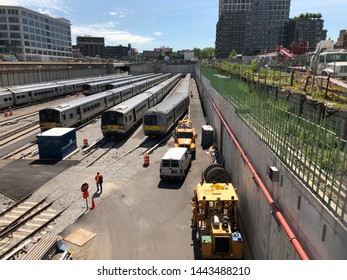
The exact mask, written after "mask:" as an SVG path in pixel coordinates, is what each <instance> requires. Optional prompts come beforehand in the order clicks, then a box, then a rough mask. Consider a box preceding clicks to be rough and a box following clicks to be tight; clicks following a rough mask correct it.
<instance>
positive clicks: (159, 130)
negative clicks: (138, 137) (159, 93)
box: [142, 74, 191, 137]
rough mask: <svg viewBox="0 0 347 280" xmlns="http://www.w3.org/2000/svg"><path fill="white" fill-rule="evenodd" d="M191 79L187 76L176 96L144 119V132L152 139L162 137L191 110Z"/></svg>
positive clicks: (165, 101)
mask: <svg viewBox="0 0 347 280" xmlns="http://www.w3.org/2000/svg"><path fill="white" fill-rule="evenodd" d="M190 78H191V75H190V74H187V75H186V76H185V78H184V79H183V80H182V81H181V82H180V84H179V87H178V89H177V91H176V93H175V95H173V96H170V97H168V98H167V99H165V100H164V101H162V102H160V103H159V104H157V105H156V106H154V107H153V108H150V109H149V110H147V112H146V113H145V114H144V117H143V126H142V127H143V131H144V133H145V135H147V136H150V137H162V136H164V135H166V134H167V132H168V131H169V130H170V129H171V128H172V127H173V125H174V124H175V123H176V122H177V121H178V120H179V119H180V118H181V117H182V116H183V114H184V113H186V112H187V111H188V109H189V92H190Z"/></svg>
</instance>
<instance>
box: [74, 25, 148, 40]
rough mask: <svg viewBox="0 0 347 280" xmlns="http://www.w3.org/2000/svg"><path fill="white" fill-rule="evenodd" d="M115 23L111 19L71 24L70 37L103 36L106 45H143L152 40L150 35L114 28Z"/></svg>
mask: <svg viewBox="0 0 347 280" xmlns="http://www.w3.org/2000/svg"><path fill="white" fill-rule="evenodd" d="M117 24H118V23H116V22H112V21H111V22H107V23H99V24H93V25H79V26H74V25H73V26H71V32H72V38H76V37H77V36H85V35H89V36H94V37H104V38H105V45H106V46H110V45H119V44H121V45H127V44H129V43H130V44H134V45H143V44H146V43H150V42H152V41H153V40H154V39H153V38H152V37H150V36H143V35H137V34H132V33H129V32H127V31H122V30H115V27H116V25H117Z"/></svg>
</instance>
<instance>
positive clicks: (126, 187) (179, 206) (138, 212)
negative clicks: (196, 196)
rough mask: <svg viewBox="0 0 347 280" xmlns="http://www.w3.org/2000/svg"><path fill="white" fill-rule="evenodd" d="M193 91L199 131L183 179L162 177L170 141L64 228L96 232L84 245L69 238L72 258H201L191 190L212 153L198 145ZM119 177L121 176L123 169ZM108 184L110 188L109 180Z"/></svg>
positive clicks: (199, 116) (200, 121) (197, 103)
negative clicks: (146, 164)
mask: <svg viewBox="0 0 347 280" xmlns="http://www.w3.org/2000/svg"><path fill="white" fill-rule="evenodd" d="M193 94H194V97H193V98H192V100H191V118H192V121H193V125H194V127H195V129H196V131H197V133H198V139H197V142H198V145H197V156H196V160H194V161H193V162H192V166H191V169H190V172H189V174H188V176H187V178H186V179H185V181H184V182H169V183H168V182H164V181H161V180H160V178H159V161H160V158H161V156H162V155H163V154H164V153H165V152H166V150H167V149H168V148H169V147H171V146H172V140H170V141H169V142H168V143H167V145H166V146H164V147H161V148H160V149H158V150H157V151H155V156H151V157H150V165H149V167H147V168H143V167H142V168H141V169H140V171H138V172H136V175H135V176H133V177H132V178H131V179H130V180H128V181H127V182H126V183H125V184H121V185H119V184H117V182H113V184H112V186H111V184H109V188H113V190H112V192H111V193H110V194H109V195H108V196H107V197H106V198H103V199H102V200H100V202H97V207H96V208H95V209H93V210H91V211H90V212H88V213H87V214H85V215H83V216H82V217H81V218H80V219H78V220H77V221H76V222H75V223H73V224H72V225H70V226H69V227H67V228H66V229H65V230H64V231H63V232H62V235H63V236H64V237H66V236H68V235H69V234H71V233H73V232H75V231H76V230H78V229H80V228H82V229H84V230H87V231H90V232H93V233H95V234H96V237H95V238H93V239H91V240H90V241H89V242H87V243H86V244H85V245H83V246H81V247H80V246H77V245H75V244H73V243H70V242H67V241H65V243H66V245H68V247H69V248H70V249H72V250H73V251H74V252H75V253H74V259H81V260H86V259H91V260H99V259H103V260H112V259H123V260H135V259H143V260H145V259H164V260H165V259H195V258H198V256H196V253H195V251H194V246H193V241H192V233H191V232H192V231H191V228H190V224H191V213H192V212H191V204H190V202H191V197H192V195H193V189H194V187H195V185H196V184H197V183H199V182H200V180H201V173H202V171H203V170H204V168H205V167H206V166H207V165H208V164H209V157H208V155H207V154H206V151H205V150H203V149H202V148H201V146H200V141H201V126H202V125H203V124H205V120H204V117H203V113H202V110H201V106H200V101H199V98H198V94H197V92H196V87H195V85H194V87H193ZM128 168H131V166H129V167H128ZM117 175H118V176H122V175H121V171H120V172H118V173H117ZM115 177H117V176H115ZM106 181H107V180H106ZM105 186H106V188H107V184H106V185H105ZM101 196H103V194H102V195H101Z"/></svg>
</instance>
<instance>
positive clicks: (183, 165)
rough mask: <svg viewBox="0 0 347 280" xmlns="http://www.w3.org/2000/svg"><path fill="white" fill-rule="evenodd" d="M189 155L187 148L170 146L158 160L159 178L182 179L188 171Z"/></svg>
mask: <svg viewBox="0 0 347 280" xmlns="http://www.w3.org/2000/svg"><path fill="white" fill-rule="evenodd" d="M191 157H192V156H191V154H190V153H189V152H188V148H183V147H177V148H170V149H169V150H168V151H167V152H166V153H165V155H164V156H163V158H162V159H161V161H160V179H179V180H182V179H184V178H185V177H186V176H187V174H188V171H189V167H190V163H191Z"/></svg>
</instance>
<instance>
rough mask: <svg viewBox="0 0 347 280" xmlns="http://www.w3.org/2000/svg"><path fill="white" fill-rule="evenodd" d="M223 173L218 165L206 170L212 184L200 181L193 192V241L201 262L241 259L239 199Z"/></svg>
mask: <svg viewBox="0 0 347 280" xmlns="http://www.w3.org/2000/svg"><path fill="white" fill-rule="evenodd" d="M222 170H224V171H223V172H224V173H223V172H222ZM225 172H226V171H225V169H223V168H221V165H220V164H213V165H211V166H209V167H207V168H206V170H205V172H204V173H205V175H206V174H207V177H208V178H210V179H211V180H213V181H214V182H206V180H205V179H203V180H202V182H201V183H199V184H198V185H197V186H196V188H195V189H194V196H193V197H192V212H193V216H192V229H193V233H194V234H193V238H194V239H196V241H197V242H195V243H196V244H199V246H200V253H201V257H202V258H203V259H207V258H212V259H242V258H243V238H242V235H241V233H240V231H239V226H238V214H237V203H238V196H237V193H236V189H235V188H234V186H233V185H232V184H231V183H230V180H229V179H230V176H228V174H227V175H225ZM205 177H206V176H205ZM216 177H220V178H221V181H216ZM228 181H229V182H228Z"/></svg>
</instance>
